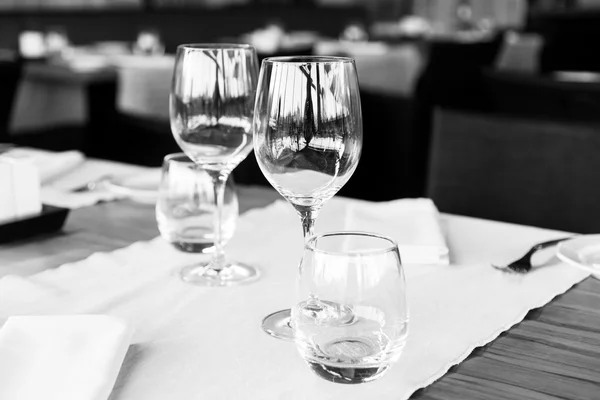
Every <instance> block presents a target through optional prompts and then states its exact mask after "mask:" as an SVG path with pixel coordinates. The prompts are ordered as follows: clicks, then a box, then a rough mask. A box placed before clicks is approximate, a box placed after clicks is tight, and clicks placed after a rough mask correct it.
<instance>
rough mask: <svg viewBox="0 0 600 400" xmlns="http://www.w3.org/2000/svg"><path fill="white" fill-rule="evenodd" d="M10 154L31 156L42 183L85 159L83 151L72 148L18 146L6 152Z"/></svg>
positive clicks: (60, 174) (78, 164)
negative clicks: (50, 149)
mask: <svg viewBox="0 0 600 400" xmlns="http://www.w3.org/2000/svg"><path fill="white" fill-rule="evenodd" d="M5 154H6V155H8V156H18V157H31V159H32V160H33V163H34V164H35V166H36V167H37V169H38V172H39V174H40V181H41V183H42V185H45V184H48V183H50V182H52V181H53V180H54V179H56V178H58V177H60V176H62V175H64V174H66V173H68V172H70V171H72V170H74V169H75V168H77V167H78V166H80V165H81V164H83V162H84V161H85V156H84V155H83V153H81V152H79V151H76V150H70V151H62V152H53V151H46V150H39V149H31V148H24V147H18V148H14V149H11V150H9V151H7V152H6V153H5Z"/></svg>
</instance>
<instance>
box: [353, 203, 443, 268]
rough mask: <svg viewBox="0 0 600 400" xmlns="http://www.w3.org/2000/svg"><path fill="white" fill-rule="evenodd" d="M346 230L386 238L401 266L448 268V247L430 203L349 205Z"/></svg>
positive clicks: (436, 212)
mask: <svg viewBox="0 0 600 400" xmlns="http://www.w3.org/2000/svg"><path fill="white" fill-rule="evenodd" d="M346 230H349V231H351V230H358V231H367V232H374V233H379V234H381V235H385V236H390V237H391V238H392V239H394V240H396V242H397V243H398V249H399V250H400V258H401V259H402V263H403V264H448V263H449V257H448V247H447V246H446V241H445V240H444V235H443V233H442V229H441V227H440V223H439V212H438V210H437V208H436V207H435V204H433V201H431V200H430V199H400V200H394V201H389V202H381V203H371V202H358V201H355V202H352V203H350V204H349V205H348V214H347V217H346Z"/></svg>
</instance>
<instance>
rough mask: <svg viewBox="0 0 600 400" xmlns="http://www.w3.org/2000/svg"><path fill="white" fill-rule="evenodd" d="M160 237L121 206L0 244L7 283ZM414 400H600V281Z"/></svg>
mask: <svg viewBox="0 0 600 400" xmlns="http://www.w3.org/2000/svg"><path fill="white" fill-rule="evenodd" d="M238 189H239V199H240V211H242V212H243V211H245V210H248V209H250V208H254V207H259V206H264V205H267V204H269V203H271V202H272V201H274V200H276V199H278V198H279V195H278V194H276V193H275V192H274V191H273V190H268V189H263V188H251V187H239V188H238ZM298 229H300V227H299V228H298ZM157 235H158V231H157V228H156V220H155V217H154V207H152V206H148V205H140V204H136V203H133V202H129V201H121V202H113V203H106V204H101V205H97V206H94V207H88V208H85V209H80V210H75V211H72V212H71V214H70V216H69V219H68V221H67V223H66V225H65V228H64V230H63V232H62V233H59V234H54V235H48V236H45V237H37V238H34V239H30V240H26V241H20V242H17V243H13V244H5V245H0V277H1V276H4V275H7V274H11V273H12V274H19V275H30V274H33V273H36V272H39V271H42V270H45V269H48V268H56V267H58V266H60V265H62V264H64V263H66V262H72V261H77V260H80V259H82V258H84V257H87V256H89V255H91V254H92V253H94V252H97V251H111V250H114V249H116V248H120V247H123V246H126V245H128V244H130V243H132V242H135V241H139V240H147V239H151V238H153V237H155V236H157ZM413 398H415V399H427V400H434V399H436V400H437V399H448V400H454V399H456V400H487V399H489V400H492V399H494V400H495V399H498V400H517V399H519V400H521V399H532V400H546V399H569V400H570V399H572V400H580V399H581V400H584V399H585V400H599V399H600V280H596V279H593V278H588V279H587V280H585V281H583V282H582V283H580V284H579V285H577V286H575V287H574V288H573V289H571V290H570V291H568V292H567V293H565V294H564V295H562V296H559V297H557V298H556V299H555V300H554V301H553V302H551V303H550V304H548V305H546V306H545V307H543V308H541V309H537V310H533V311H531V312H530V313H529V314H528V316H527V317H526V319H525V320H524V321H523V322H521V323H520V324H518V325H516V326H514V327H513V328H512V329H510V331H508V332H507V333H504V334H503V335H501V336H500V337H499V338H498V339H496V340H495V341H494V342H492V343H491V344H489V345H487V346H485V347H482V348H479V349H477V350H475V351H474V352H473V354H471V356H470V357H469V358H468V359H467V360H466V361H464V362H463V363H461V364H460V365H458V366H455V367H454V368H452V370H451V371H450V372H449V373H448V374H446V376H444V377H443V378H442V379H440V380H439V381H437V382H435V383H434V384H433V385H431V386H430V387H428V388H426V389H424V390H421V391H419V392H417V393H415V395H414V396H413Z"/></svg>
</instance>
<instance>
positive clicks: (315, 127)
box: [0, 43, 600, 400]
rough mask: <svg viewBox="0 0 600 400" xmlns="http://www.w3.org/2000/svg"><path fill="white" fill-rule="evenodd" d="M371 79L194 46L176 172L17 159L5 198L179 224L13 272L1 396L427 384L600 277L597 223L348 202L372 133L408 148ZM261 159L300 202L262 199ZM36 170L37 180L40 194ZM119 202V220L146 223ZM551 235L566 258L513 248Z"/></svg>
mask: <svg viewBox="0 0 600 400" xmlns="http://www.w3.org/2000/svg"><path fill="white" fill-rule="evenodd" d="M357 75H358V74H357V69H356V65H355V61H354V60H353V59H352V58H348V57H338V56H304V55H303V56H285V57H276V56H275V57H267V58H265V59H264V60H263V61H262V64H261V65H259V64H258V58H257V54H256V50H255V49H254V48H253V47H252V46H250V45H245V44H226V43H204V44H202V43H199V44H183V45H180V46H178V48H177V52H176V56H175V65H174V71H173V80H172V85H171V93H170V98H169V110H170V126H171V130H172V134H173V140H174V141H175V142H176V143H177V145H178V146H179V148H180V149H181V151H180V152H176V153H171V154H167V155H166V156H165V157H164V159H163V162H162V166H161V167H160V168H158V167H153V168H150V167H141V166H131V165H127V164H119V163H115V162H108V161H103V160H97V159H93V158H88V157H86V156H84V155H83V154H82V153H79V152H76V151H73V152H65V153H62V154H59V153H56V154H52V153H48V152H42V151H39V152H36V151H35V150H28V149H26V148H19V147H16V148H14V149H10V150H7V151H6V152H4V153H2V154H0V167H3V166H6V168H5V171H7V175H6V176H7V177H10V179H11V182H14V183H12V186H11V187H14V188H17V189H15V190H14V191H12V192H11V195H10V199H8V197H9V196H6V204H9V200H10V204H22V203H23V201H22V200H18V199H17V198H16V196H17V194H16V193H29V194H31V193H34V194H36V193H37V194H36V196H37V198H36V199H37V203H36V204H37V206H38V207H41V205H42V203H43V204H52V205H54V206H56V207H62V208H64V209H70V210H72V214H76V215H78V216H79V215H84V213H85V212H86V209H88V208H90V207H98V206H97V205H96V204H98V203H104V206H106V208H107V209H108V210H111V209H110V208H109V207H111V206H118V204H119V202H123V203H127V204H130V205H131V204H134V206H133V207H135V208H139V209H140V210H146V211H147V212H146V214H144V215H145V217H147V216H150V218H151V219H152V221H153V228H156V231H157V232H158V235H157V236H156V237H155V238H153V239H150V240H141V241H140V240H133V241H132V242H131V244H130V245H128V246H125V247H121V248H116V249H115V250H112V251H106V252H94V253H92V254H89V255H86V256H84V257H79V258H76V259H71V260H69V261H68V262H66V263H64V262H61V263H60V265H57V266H56V268H50V269H48V270H46V271H43V272H41V273H38V274H35V275H32V276H16V275H6V276H4V277H2V278H0V321H1V322H2V323H3V326H2V328H1V329H0V398H2V399H4V398H6V399H15V400H20V399H31V398H39V397H44V396H49V398H57V399H58V398H60V399H81V400H85V399H90V400H92V399H95V400H104V399H108V398H110V399H129V398H143V399H164V398H174V399H178V398H195V397H198V398H210V399H221V398H222V399H236V398H244V399H253V398H256V399H259V398H261V399H262V398H272V399H281V398H285V399H306V398H311V399H312V398H314V399H337V398H345V399H364V398H377V399H408V398H409V397H411V396H412V395H413V394H414V393H415V392H416V391H418V390H419V389H422V388H426V387H428V386H430V385H431V384H433V383H434V382H435V381H436V380H438V379H440V378H442V377H443V376H444V375H445V374H446V373H447V372H448V371H449V370H450V369H451V368H452V367H453V366H455V365H458V364H461V363H462V362H463V361H465V360H466V359H467V358H468V357H469V356H470V355H471V354H472V352H473V351H474V350H475V349H477V348H480V347H482V346H486V345H488V344H490V343H492V342H493V341H494V340H496V339H497V338H498V337H500V336H501V335H503V333H504V332H506V331H507V330H510V329H511V328H512V327H513V326H515V325H517V324H519V323H521V322H522V321H523V319H524V318H525V317H526V315H527V314H528V313H529V312H530V311H531V310H535V309H538V308H540V307H544V306H545V305H546V304H548V303H549V302H551V301H553V299H555V297H557V296H559V295H562V294H563V293H566V292H567V291H569V290H570V289H571V288H572V287H573V286H574V285H577V284H578V283H580V282H582V281H583V280H585V279H586V278H587V277H588V276H589V275H590V274H592V275H594V276H596V277H599V276H600V269H599V268H600V267H599V265H600V261H599V260H600V238H599V237H598V235H572V234H569V233H565V232H562V231H558V230H549V229H543V228H538V227H532V226H525V225H516V224H509V223H504V222H498V221H492V220H485V219H478V218H470V217H467V216H460V215H453V214H447V213H442V212H440V211H439V210H438V206H437V205H436V202H435V201H434V200H432V199H431V198H427V197H417V198H402V199H395V200H389V201H380V202H372V201H366V200H359V199H352V198H348V197H343V196H340V195H339V194H338V193H339V192H340V190H342V188H344V186H345V185H346V184H347V183H348V182H349V181H350V180H351V179H352V177H353V175H354V173H355V171H356V170H357V169H358V168H359V167H360V163H361V161H360V160H361V154H362V152H363V150H364V149H365V148H366V146H367V143H368V146H372V148H375V147H376V148H384V147H385V146H387V145H388V144H387V142H386V141H385V140H383V139H378V137H377V136H374V137H375V139H371V140H369V141H368V142H367V141H364V137H365V136H366V135H367V134H369V135H375V134H376V132H368V133H367V132H364V131H363V114H362V107H361V95H360V87H359V81H358V76H357ZM252 152H254V155H253V156H252V155H251V153H252ZM248 157H255V158H256V162H257V165H258V167H259V169H260V171H261V173H262V174H263V175H264V177H265V178H266V180H267V181H268V183H269V184H270V185H271V186H272V188H273V189H275V191H276V192H277V193H278V195H279V196H277V197H276V198H277V199H276V200H275V201H267V202H266V204H263V205H262V206H260V207H254V208H252V209H250V210H248V211H244V212H241V209H242V203H244V201H246V200H245V199H244V194H243V193H244V192H243V191H241V190H240V189H239V187H238V184H237V182H236V177H235V171H236V168H238V166H239V165H240V164H241V163H242V162H243V161H244V160H246V159H247V158H248ZM15 160H17V161H15ZM18 160H26V161H22V164H23V167H19V166H18V165H20V164H19V163H20V162H21V161H18ZM18 168H25V169H23V170H22V171H21V172H19V171H17V169H18ZM0 171H4V170H0ZM15 171H16V172H15ZM23 171H25V172H23ZM24 173H29V174H31V176H32V177H35V179H36V180H32V181H30V183H31V182H35V185H32V188H30V189H22V190H21V189H18V186H20V183H19V182H20V179H19V178H18V176H19V175H17V174H24ZM376 173H381V174H385V173H386V171H385V170H381V171H376ZM21 176H24V175H21ZM390 184H398V185H401V184H402V182H390ZM34 186H35V187H34ZM269 190H270V189H269ZM365 190H369V188H365ZM22 196H24V198H26V197H27V194H22ZM4 200H5V199H3V201H4ZM113 209H115V208H113ZM32 210H33V209H32ZM39 212H40V210H39V209H38V210H37V211H35V210H33V211H31V212H29V213H28V215H29V216H31V215H36V213H39ZM15 215H16V217H17V218H18V217H19V215H17V214H14V213H13V216H12V217H6V220H13V219H15ZM24 215H25V214H23V215H22V216H24ZM107 215H108V214H107ZM115 215H117V216H116V217H114V215H113V216H112V217H113V218H115V219H114V220H113V223H114V230H117V229H120V228H119V227H123V226H124V224H128V223H129V222H128V220H125V221H118V220H119V219H126V218H127V217H126V216H123V214H115ZM154 222H155V224H154ZM0 223H1V222H0ZM63 223H64V221H63ZM119 224H121V225H119ZM57 229H60V227H58V228H57ZM105 235H107V236H109V237H110V235H111V232H107V233H105ZM559 238H560V241H559V240H558V239H559ZM84 240H92V239H90V238H89V237H86V238H84V239H82V241H84ZM546 241H548V242H547V243H546ZM550 241H552V243H550ZM15 246H18V244H17V245H15ZM67 246H69V244H67ZM528 246H533V247H532V248H531V250H530V251H529V252H527V250H528ZM554 246H556V247H554ZM542 248H546V249H547V251H548V249H550V248H551V250H549V251H551V252H552V254H555V255H556V257H553V258H552V260H550V261H549V262H548V261H546V262H543V263H542V265H539V264H536V265H530V267H527V268H521V269H519V268H516V267H514V265H516V263H512V264H511V263H510V262H506V263H505V262H502V263H498V262H497V261H495V260H505V259H508V258H510V257H514V260H517V259H518V257H519V256H520V255H523V254H525V256H524V257H523V258H522V261H523V260H524V261H523V262H530V261H531V257H532V256H534V255H535V254H537V251H538V250H541V249H542ZM0 250H2V247H1V246H0ZM9 250H10V249H9ZM526 252H527V253H526ZM510 265H513V267H510V268H509V267H507V266H510ZM574 266H575V267H574ZM576 267H579V268H576Z"/></svg>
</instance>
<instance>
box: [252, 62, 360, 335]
mask: <svg viewBox="0 0 600 400" xmlns="http://www.w3.org/2000/svg"><path fill="white" fill-rule="evenodd" d="M257 90H258V91H257V95H256V105H255V109H254V152H255V155H256V159H257V161H258V165H259V166H260V169H261V170H262V172H263V174H264V175H265V177H266V178H267V180H268V181H269V182H270V183H271V185H273V187H274V188H275V189H276V190H277V191H278V192H279V193H280V194H281V195H282V196H283V197H285V198H286V199H287V200H288V201H289V202H290V203H291V204H292V206H294V208H295V209H296V211H297V212H298V214H299V216H300V219H301V221H302V228H303V233H304V238H305V240H307V239H308V238H309V237H311V236H312V234H313V226H314V223H315V220H316V218H317V216H318V214H319V211H320V210H321V207H322V206H323V205H324V204H325V202H327V201H328V200H329V199H330V198H331V197H333V196H334V195H335V194H336V193H337V192H338V191H339V190H340V189H341V187H342V186H344V184H345V183H346V182H347V181H348V179H350V177H351V176H352V174H353V173H354V170H355V169H356V166H357V164H358V160H359V158H360V154H361V149H362V114H361V106H360V95H359V88H358V78H357V75H356V67H355V64H354V60H353V59H351V58H345V57H319V56H306V57H274V58H267V59H265V60H264V61H263V64H262V68H261V72H260V78H259V83H258V89H257ZM289 315H290V313H289V310H285V311H280V312H276V313H274V314H271V315H269V316H268V317H267V318H265V320H264V321H263V329H264V330H265V331H266V332H267V333H269V334H270V335H272V336H275V337H278V338H288V339H289V338H291V337H292V335H293V333H292V330H291V329H290V327H289Z"/></svg>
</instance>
